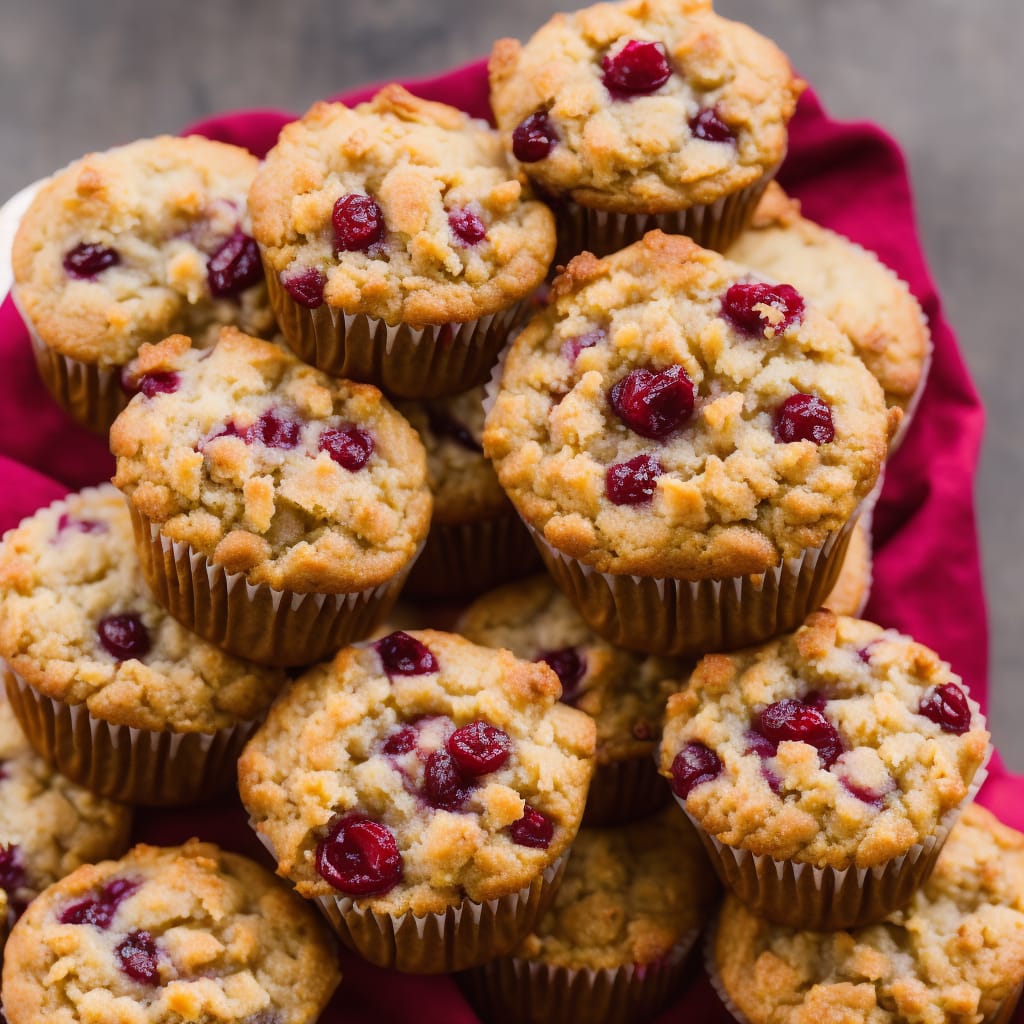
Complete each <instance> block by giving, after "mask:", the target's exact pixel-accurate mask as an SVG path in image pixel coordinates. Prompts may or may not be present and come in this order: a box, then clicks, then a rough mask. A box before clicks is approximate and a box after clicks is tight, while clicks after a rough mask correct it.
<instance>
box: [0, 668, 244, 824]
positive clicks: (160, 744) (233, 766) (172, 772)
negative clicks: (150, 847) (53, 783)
mask: <svg viewBox="0 0 1024 1024" xmlns="http://www.w3.org/2000/svg"><path fill="white" fill-rule="evenodd" d="M4 669H5V671H4V685H5V688H6V690H7V699H8V700H9V701H10V704H11V708H12V710H13V711H14V713H15V715H16V716H17V718H18V722H19V723H20V725H21V728H22V730H23V731H24V733H25V735H26V736H27V737H28V740H29V742H30V743H31V744H32V747H33V748H34V749H35V751H36V753H38V754H39V755H40V756H41V757H44V758H45V759H46V760H47V761H49V762H50V763H51V764H53V765H54V766H55V767H56V768H57V769H58V770H59V771H60V772H62V773H63V774H64V775H66V776H67V777H68V778H69V779H71V780H72V782H77V783H78V784H79V785H82V786H85V787H86V788H87V789H90V790H92V792H94V793H98V794H99V795H100V796H105V797H110V798H111V799H113V800H122V801H124V802H125V803H131V804H144V805H147V806H152V807H171V806H181V805H185V804H195V803H200V802H202V801H205V800H210V799H213V798H214V797H217V796H220V795H222V794H224V793H226V792H228V791H229V790H232V789H234V787H235V783H236V778H237V764H238V758H239V757H240V756H241V753H242V748H243V747H244V746H245V744H246V743H247V742H248V740H249V737H250V736H251V735H252V734H253V733H254V732H255V731H256V728H257V726H258V725H259V722H258V721H241V722H238V723H237V724H235V725H233V726H231V727H229V728H225V729H218V730H217V731H216V732H212V733H209V732H205V733H204V732H188V733H180V732H171V731H170V730H160V731H157V730H153V729H136V728H132V727H130V726H127V725H114V724H112V723H110V722H106V721H104V720H103V719H101V718H96V717H95V716H94V715H93V714H91V713H90V711H89V709H88V708H87V707H86V705H85V704H66V703H64V702H63V701H60V700H56V699H53V698H50V697H47V696H45V695H44V694H42V693H40V692H39V691H38V690H36V689H35V688H34V687H33V686H32V685H31V684H30V683H29V682H27V681H26V680H25V679H23V678H22V677H21V676H19V675H18V674H17V673H16V672H15V671H14V670H13V669H12V668H10V666H4Z"/></svg>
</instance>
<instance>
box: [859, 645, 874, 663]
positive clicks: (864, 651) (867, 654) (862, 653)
mask: <svg viewBox="0 0 1024 1024" xmlns="http://www.w3.org/2000/svg"><path fill="white" fill-rule="evenodd" d="M877 642H878V641H877V640H872V641H871V643H869V644H867V645H866V646H864V647H859V648H858V649H857V657H858V658H860V660H861V661H862V662H864V664H865V665H870V664H871V648H872V647H874V646H875V644H876V643H877Z"/></svg>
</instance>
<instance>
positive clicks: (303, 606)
mask: <svg viewBox="0 0 1024 1024" xmlns="http://www.w3.org/2000/svg"><path fill="white" fill-rule="evenodd" d="M129 509H130V511H131V515H132V525H133V526H134V528H135V546H136V548H137V549H138V553H139V561H140V562H141V564H142V574H143V576H145V578H146V582H147V583H148V584H149V587H150V589H151V590H152V591H153V597H154V598H155V599H156V601H157V602H158V603H159V604H161V605H162V606H163V607H164V608H165V609H166V610H167V611H168V612H169V613H170V614H171V615H173V616H174V617H175V618H176V619H177V620H178V621H179V622H180V623H182V625H184V626H185V627H186V628H187V629H190V630H191V631H192V632H193V633H198V634H199V636H201V637H202V638H203V639H204V640H209V641H210V643H213V644H216V645H217V646H218V647H221V648H223V649H224V650H225V651H228V652H229V653H231V654H234V655H235V656H237V657H239V658H245V659H246V660H247V661H254V662H257V663H258V664H260V665H277V666H294V665H311V664H313V663H314V662H317V661H323V660H325V659H327V658H330V657H332V656H333V655H334V654H336V653H337V652H338V651H339V650H340V649H341V648H342V647H345V646H346V645H348V644H350V643H352V642H353V641H355V640H361V639H363V637H365V636H368V635H369V634H370V633H372V632H373V630H374V629H375V628H376V626H377V625H378V624H379V623H380V622H381V620H382V619H383V618H384V617H385V616H386V615H387V613H388V612H389V611H390V610H391V606H392V605H393V604H394V603H395V601H396V600H397V599H398V593H399V591H400V590H401V589H402V584H403V583H404V582H405V579H406V576H408V574H409V570H410V569H411V567H412V562H410V563H409V564H408V565H407V566H406V567H405V568H404V569H403V570H402V571H401V572H400V573H398V575H396V576H395V577H394V578H392V579H391V580H388V581H387V582H386V583H382V584H381V585H380V586H378V587H372V588H370V589H368V590H360V591H355V592H352V593H347V594H300V593H297V592H295V591H291V590H276V589H274V588H273V587H270V586H268V585H267V584H265V583H257V584H253V583H249V582H248V581H247V580H246V578H245V575H244V573H229V572H227V571H226V570H225V569H224V567H223V566H219V565H216V564H214V563H213V562H211V561H210V560H209V559H208V558H207V557H206V556H205V555H204V554H203V553H202V552H201V551H196V550H195V548H193V547H192V546H191V545H190V544H186V543H184V542H182V541H172V540H170V539H169V538H167V537H165V536H164V535H163V534H162V533H161V532H160V527H159V525H158V524H157V523H154V522H152V521H150V520H149V519H148V518H146V517H145V516H144V515H142V513H141V512H139V511H138V509H136V508H135V506H134V505H131V504H130V505H129ZM413 561H415V558H414V559H413Z"/></svg>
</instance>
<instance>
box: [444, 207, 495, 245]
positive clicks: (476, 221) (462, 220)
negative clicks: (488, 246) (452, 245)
mask: <svg viewBox="0 0 1024 1024" xmlns="http://www.w3.org/2000/svg"><path fill="white" fill-rule="evenodd" d="M448 226H449V227H450V228H451V229H452V234H453V235H455V237H456V238H457V239H458V240H459V241H460V242H462V244H463V245H467V246H472V245H479V244H480V243H481V242H482V241H483V240H484V239H485V238H486V237H487V226H486V225H485V224H484V222H483V221H482V220H481V219H480V218H479V217H478V216H477V215H476V214H475V213H474V212H473V211H472V210H467V209H466V208H465V207H462V208H460V209H458V210H449V211H448Z"/></svg>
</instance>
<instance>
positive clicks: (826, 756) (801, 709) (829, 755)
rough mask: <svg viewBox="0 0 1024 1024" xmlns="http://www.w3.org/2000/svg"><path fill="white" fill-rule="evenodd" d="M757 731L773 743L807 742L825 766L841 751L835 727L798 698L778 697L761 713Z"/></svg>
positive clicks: (815, 709) (839, 739)
mask: <svg viewBox="0 0 1024 1024" xmlns="http://www.w3.org/2000/svg"><path fill="white" fill-rule="evenodd" d="M758 731H759V732H760V733H761V734H762V735H763V736H766V737H767V738H768V739H769V740H771V741H772V742H773V743H775V744H779V743H782V742H783V741H784V740H792V741H795V742H799V743H809V744H810V745H811V746H812V747H814V748H815V749H816V750H817V751H818V756H819V757H820V758H821V761H822V763H823V764H824V765H825V767H826V768H828V767H829V766H830V765H833V764H835V762H836V760H837V758H838V757H839V755H840V754H841V753H842V752H843V741H842V739H841V738H840V736H839V733H838V732H837V731H836V727H835V726H834V725H833V724H832V723H831V722H830V721H829V720H828V719H827V718H826V717H825V716H824V715H823V714H822V713H821V712H820V711H819V710H818V709H817V708H813V707H808V706H807V705H806V704H804V703H803V701H799V700H791V699H787V700H780V701H776V702H775V703H774V704H769V705H768V707H766V708H765V709H764V711H762V712H761V716H760V719H759V721H758Z"/></svg>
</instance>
